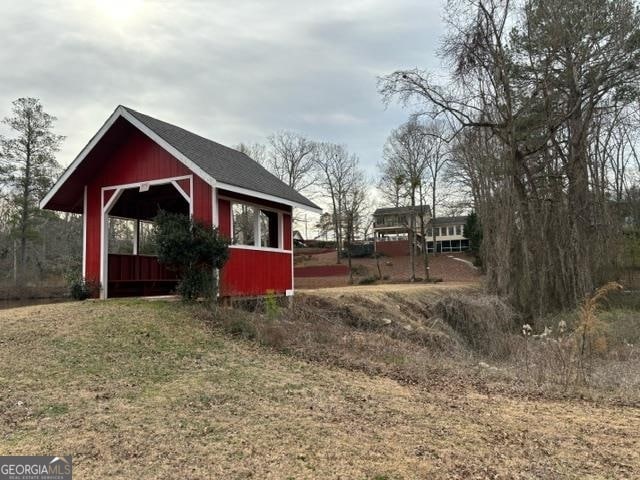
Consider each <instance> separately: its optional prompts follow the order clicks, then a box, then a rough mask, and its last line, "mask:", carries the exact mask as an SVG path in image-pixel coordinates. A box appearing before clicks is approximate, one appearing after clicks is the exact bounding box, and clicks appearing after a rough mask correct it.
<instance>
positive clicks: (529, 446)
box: [0, 289, 640, 480]
mask: <svg viewBox="0 0 640 480" xmlns="http://www.w3.org/2000/svg"><path fill="white" fill-rule="evenodd" d="M427 290H428V289H427ZM429 291H430V292H431V293H427V294H425V293H424V292H422V293H420V292H419V291H415V290H413V291H412V290H407V291H405V292H404V293H403V294H400V293H390V292H387V291H378V292H377V293H372V294H371V295H369V296H367V297H366V298H365V297H360V296H357V295H346V294H342V296H340V294H338V295H335V296H329V297H322V296H318V295H300V296H298V297H296V298H295V302H294V305H293V307H292V308H291V309H288V308H286V307H285V306H284V305H279V304H278V302H277V299H275V298H274V297H268V298H267V299H266V300H265V301H264V303H263V304H262V305H260V306H259V308H254V309H253V311H246V310H244V311H243V310H241V309H226V308H220V309H219V311H218V313H217V314H216V315H212V314H211V313H207V312H206V311H205V310H202V309H200V308H198V307H193V306H187V305H183V304H180V303H167V302H162V301H156V302H145V301H108V302H93V301H87V302H83V303H72V304H61V305H53V306H46V307H43V306H34V307H26V308H20V309H14V310H6V311H0V455H7V454H32V453H33V452H42V451H46V452H49V451H51V452H54V451H55V452H61V453H65V454H67V453H68V454H71V455H73V458H74V470H75V471H76V474H77V475H78V476H80V477H82V478H100V477H104V476H110V477H111V478H122V479H128V478H174V477H176V476H182V477H186V478H192V479H201V478H202V479H204V478H273V479H280V478H309V479H315V478H365V479H374V478H377V479H382V478H387V479H394V480H395V479H414V478H435V479H438V478H454V479H455V478H459V479H467V478H477V479H481V478H499V479H507V478H509V479H511V478H522V479H525V478H529V479H530V478H549V479H562V478H585V477H590V478H632V477H633V475H634V473H633V472H636V471H638V470H639V469H640V454H639V453H638V449H637V444H638V442H640V437H639V434H638V432H639V431H640V414H639V413H638V412H639V411H640V410H639V409H638V408H637V407H633V406H631V405H632V404H633V401H631V400H630V399H632V398H633V397H632V395H633V394H634V393H633V392H637V385H638V379H636V383H635V385H636V387H634V388H635V389H634V388H629V389H627V390H624V392H625V395H626V396H625V397H624V401H622V402H620V401H617V400H615V398H618V399H620V398H623V397H622V396H621V394H620V392H621V391H623V390H621V389H620V387H619V386H615V385H613V384H610V385H608V386H607V385H606V384H605V383H604V382H605V379H604V378H600V377H598V375H596V372H598V371H600V370H598V368H595V365H594V371H593V374H592V375H590V376H589V377H588V381H589V383H588V385H587V386H586V387H585V390H583V393H584V395H583V396H584V397H585V398H586V399H588V398H590V397H589V396H588V395H591V397H594V398H595V396H596V394H597V395H600V397H599V398H600V399H601V400H602V401H598V402H592V401H586V402H585V401H584V400H582V399H580V395H576V394H574V393H575V392H567V393H563V394H558V392H560V390H558V392H554V391H551V390H550V389H549V388H548V387H544V388H539V387H538V386H536V385H535V383H534V382H533V381H532V380H531V379H527V378H525V376H524V374H523V373H522V372H523V371H524V370H525V364H524V361H523V359H522V356H521V354H522V349H518V348H516V350H515V353H508V354H506V356H505V357H503V359H502V360H501V361H499V360H498V358H499V355H498V354H497V353H492V352H503V354H504V350H502V347H496V348H493V347H492V348H490V349H488V350H486V351H488V352H489V353H488V354H485V353H480V351H481V350H482V349H484V348H485V347H484V346H479V347H477V348H478V350H476V347H474V343H473V342H470V341H469V335H471V333H470V332H472V331H474V332H479V333H478V334H479V335H484V336H485V338H486V339H487V341H491V339H492V338H494V337H495V335H497V334H498V333H499V332H498V331H496V330H495V329H493V328H492V327H490V326H488V325H483V324H482V319H483V318H486V320H487V321H490V322H498V323H499V325H504V326H508V327H509V328H510V329H511V333H510V335H509V338H511V340H512V342H513V345H515V346H516V347H518V346H522V345H524V342H525V337H524V336H522V334H521V333H520V325H519V322H518V321H517V318H514V316H513V314H512V312H511V311H510V310H509V309H506V308H504V307H503V305H501V304H499V303H497V300H495V299H491V298H488V299H487V298H483V297H481V296H480V295H479V294H478V293H474V292H473V291H470V292H466V293H460V292H458V293H456V294H454V295H452V296H450V297H447V296H445V297H444V298H442V296H441V294H440V293H437V292H434V291H432V290H429ZM412 292H413V293H412ZM456 312H458V313H456ZM619 312H620V310H616V311H608V312H600V313H598V317H599V318H601V320H602V321H604V322H607V323H608V322H609V319H608V317H607V315H615V318H616V319H619V320H618V324H619V327H617V328H615V329H609V333H608V335H609V336H608V337H607V338H608V339H609V343H608V344H607V345H608V347H609V350H608V352H609V353H608V354H607V355H610V356H602V357H598V361H600V360H602V361H605V360H606V361H607V365H608V368H611V369H614V370H615V369H628V370H631V367H630V365H632V364H631V363H629V362H630V360H631V358H635V357H634V356H633V355H632V356H631V357H627V356H625V354H624V353H615V354H614V352H617V350H615V348H617V347H614V346H615V345H618V344H619V343H620V342H621V340H619V339H622V338H624V339H626V340H625V341H627V342H631V341H636V340H635V339H636V338H637V335H638V329H637V312H635V311H631V310H629V311H626V312H625V314H624V316H622V315H620V314H619ZM459 314H463V315H464V316H465V318H467V319H469V321H470V322H471V323H472V324H473V326H472V327H471V328H470V327H469V326H468V325H466V324H461V323H460V322H458V321H457V320H454V318H456V317H457V315H459ZM445 317H450V318H449V320H447V319H446V318H445ZM576 321H577V320H576ZM574 326H575V325H573V324H572V325H570V327H569V328H573V327H574ZM536 328H538V327H536ZM631 334H633V335H636V337H631V336H630V335H631ZM538 340H540V341H544V339H543V338H533V336H531V337H529V338H528V339H527V340H526V341H528V342H530V343H529V347H530V352H533V342H534V341H538ZM620 352H622V350H620ZM614 356H615V358H616V362H618V363H617V365H613V364H612V363H611V359H613V358H614ZM490 358H493V359H495V360H494V361H491V360H489V359H490ZM537 361H538V360H537V359H536V358H535V357H534V355H533V353H532V356H531V357H530V359H529V362H530V365H529V366H530V369H531V371H534V370H535V368H536V366H535V365H536V362H537ZM481 362H483V363H484V362H486V364H485V365H481ZM636 372H638V370H637V369H636ZM636 375H637V373H636ZM605 377H606V378H607V379H609V380H608V381H611V379H612V378H619V377H616V376H615V375H607V376H605ZM628 379H629V378H628ZM547 383H549V382H547ZM587 388H588V389H590V390H588V389H587ZM607 388H608V389H609V390H607ZM589 392H591V393H589ZM602 392H605V393H606V392H608V393H609V394H610V395H604V394H603V393H602ZM601 393H602V394H601ZM616 396H617V397H616ZM613 401H615V402H616V403H615V404H614V403H612V402H613ZM559 426H560V427H561V428H559ZM594 446H597V448H594ZM185 469H186V470H185ZM177 472H179V473H177Z"/></svg>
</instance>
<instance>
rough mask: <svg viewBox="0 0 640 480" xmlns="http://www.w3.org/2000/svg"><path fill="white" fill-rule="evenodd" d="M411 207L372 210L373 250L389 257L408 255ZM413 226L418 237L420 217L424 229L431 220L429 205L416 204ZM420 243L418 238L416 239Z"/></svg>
mask: <svg viewBox="0 0 640 480" xmlns="http://www.w3.org/2000/svg"><path fill="white" fill-rule="evenodd" d="M411 212H412V208H411V207H390V208H378V209H377V210H376V211H375V212H373V236H374V241H375V251H376V252H378V253H382V254H383V255H387V256H389V257H396V256H403V255H409V232H410V231H411ZM413 212H414V223H413V224H414V226H415V227H414V228H415V232H416V236H417V237H418V238H419V234H420V231H421V228H420V226H421V223H420V221H421V218H422V221H424V225H425V231H426V229H427V226H428V224H429V222H430V221H431V207H430V206H429V205H416V206H415V207H414V208H413ZM418 243H420V240H418Z"/></svg>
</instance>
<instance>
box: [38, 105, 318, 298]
mask: <svg viewBox="0 0 640 480" xmlns="http://www.w3.org/2000/svg"><path fill="white" fill-rule="evenodd" d="M40 206H41V208H46V209H49V210H58V211H63V212H71V213H81V214H83V219H84V225H83V262H82V263H83V264H82V272H83V276H84V278H85V279H86V280H89V281H95V282H99V283H100V285H101V292H100V296H101V298H107V297H117V296H135V295H155V294H165V293H169V292H171V291H172V290H173V289H174V288H175V285H176V282H177V279H176V276H175V274H174V273H173V272H171V271H168V270H166V269H165V268H164V267H163V266H162V265H161V264H159V263H158V260H157V258H156V257H155V256H153V255H144V254H142V252H140V250H139V246H140V236H141V232H142V231H144V230H145V229H144V227H145V225H148V223H149V222H151V220H152V219H153V218H154V217H155V216H156V214H157V213H158V211H159V209H163V210H166V211H169V212H177V213H183V214H186V215H191V216H192V217H193V218H195V219H196V220H199V221H202V222H204V223H206V224H209V225H214V226H217V227H218V228H219V231H220V232H221V233H222V234H223V235H225V236H227V237H229V238H230V239H231V243H232V244H231V246H230V256H229V260H228V262H227V264H226V265H225V266H224V268H223V269H222V272H221V275H220V295H222V296H244V295H262V294H265V293H267V292H275V293H278V294H286V295H292V294H293V229H292V213H293V208H294V207H296V208H302V209H305V210H309V211H313V212H317V213H320V212H321V210H320V208H319V207H318V206H317V205H316V204H314V203H313V202H312V201H310V200H309V199H307V198H305V197H304V196H302V195H300V194H299V193H298V192H296V191H295V190H293V189H292V188H290V187H289V186H287V185H286V184H285V183H283V182H282V181H280V180H279V179H278V178H276V177H275V176H274V175H272V174H271V173H269V172H268V171H267V170H265V169H264V168H263V167H262V166H260V165H259V164H258V163H257V162H255V161H254V160H252V159H251V158H249V157H248V156H246V155H245V154H243V153H240V152H238V151H236V150H234V149H231V148H228V147H225V146H223V145H220V144H219V143H216V142H213V141H211V140H208V139H206V138H203V137H201V136H199V135H196V134H194V133H191V132H189V131H187V130H184V129H182V128H180V127H177V126H175V125H171V124H169V123H166V122H163V121H160V120H157V119H155V118H152V117H149V116H147V115H144V114H142V113H139V112H136V111H134V110H131V109H130V108H126V107H123V106H119V107H118V108H116V110H115V111H114V112H113V114H112V115H111V116H110V117H109V118H108V119H107V121H106V122H105V124H104V125H103V126H102V127H101V128H100V130H99V131H98V132H97V133H96V135H95V136H94V137H93V138H92V139H91V141H90V142H89V143H88V145H87V146H86V147H85V148H84V149H83V150H82V152H80V154H79V155H78V157H77V158H76V159H75V160H74V161H73V163H72V164H71V165H70V166H69V168H67V170H66V171H65V172H64V173H63V175H62V176H61V177H60V179H59V180H58V181H57V182H56V184H55V185H54V186H53V188H52V189H51V191H50V192H49V193H48V194H47V195H46V196H45V197H44V198H43V200H42V202H41V204H40ZM112 219H118V220H120V221H121V220H122V219H127V221H130V222H132V223H133V230H134V235H133V237H134V238H133V241H132V246H131V251H130V252H128V253H114V252H111V251H110V249H109V243H110V242H109V230H110V228H109V227H110V222H111V221H112ZM114 221H115V220H114Z"/></svg>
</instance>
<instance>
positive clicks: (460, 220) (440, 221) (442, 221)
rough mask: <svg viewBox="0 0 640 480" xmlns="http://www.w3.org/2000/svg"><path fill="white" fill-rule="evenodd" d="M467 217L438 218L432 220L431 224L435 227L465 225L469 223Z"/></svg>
mask: <svg viewBox="0 0 640 480" xmlns="http://www.w3.org/2000/svg"><path fill="white" fill-rule="evenodd" d="M467 218H468V216H467V215H462V216H458V217H437V218H436V219H435V220H433V219H431V223H433V224H434V225H451V224H453V225H461V224H462V225H464V224H465V223H467Z"/></svg>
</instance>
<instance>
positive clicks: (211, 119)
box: [0, 0, 444, 175]
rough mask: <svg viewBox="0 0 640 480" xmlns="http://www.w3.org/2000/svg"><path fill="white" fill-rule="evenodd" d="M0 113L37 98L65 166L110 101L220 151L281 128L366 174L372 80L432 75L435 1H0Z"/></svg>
mask: <svg viewBox="0 0 640 480" xmlns="http://www.w3.org/2000/svg"><path fill="white" fill-rule="evenodd" d="M0 4H1V5H2V19H1V21H0V38H1V40H2V47H1V48H0V64H1V65H2V68H1V69H0V85H1V88H0V116H2V117H4V116H6V115H7V114H8V113H9V109H10V102H11V101H12V100H14V99H16V98H18V97H22V96H33V97H37V98H40V99H41V101H42V103H43V105H44V107H45V109H46V111H47V112H49V113H51V114H53V115H55V116H57V117H58V122H57V126H56V130H57V133H60V134H62V135H65V136H66V137H67V139H66V141H65V143H64V146H63V149H62V151H61V152H60V154H59V161H60V163H61V164H62V165H64V166H66V165H68V164H69V163H70V162H71V161H72V160H73V158H74V157H75V156H76V155H77V154H78V153H79V151H80V150H81V149H82V147H83V146H84V145H85V144H86V143H87V142H88V140H89V139H90V138H91V136H92V135H93V134H94V133H95V132H96V131H97V130H98V128H99V127H100V126H101V125H102V123H103V122H104V121H105V120H106V118H107V117H108V116H109V115H110V114H111V113H112V111H113V110H114V108H115V107H116V106H117V105H118V104H123V105H127V106H129V107H132V108H134V109H136V110H139V111H141V112H143V113H146V114H148V115H151V116H155V117H157V118H160V119H162V120H165V121H168V122H170V123H175V124H177V125H179V126H181V127H183V128H186V129H188V130H191V131H194V132H196V133H198V134H200V135H203V136H206V137H208V138H210V139H212V140H215V141H218V142H220V143H223V144H225V145H229V146H233V145H235V144H237V143H239V142H247V143H252V142H265V137H266V136H267V135H268V134H270V133H272V132H274V131H278V130H282V129H288V130H294V131H297V132H300V133H303V134H305V135H307V136H309V137H310V138H313V139H316V140H324V141H331V142H337V143H344V144H346V145H347V146H348V148H349V149H350V150H351V151H353V152H355V153H357V154H358V156H359V157H360V159H361V161H362V163H363V165H364V166H365V167H366V169H367V170H368V172H370V174H371V175H374V174H375V173H376V172H375V170H376V169H375V165H376V163H377V162H378V161H379V159H380V156H381V151H382V146H383V144H384V141H385V139H386V137H387V135H388V133H389V131H390V130H391V129H392V128H394V127H396V126H397V125H399V124H400V123H401V122H402V121H404V119H405V118H406V115H407V113H408V112H405V111H403V110H401V109H400V108H398V107H392V108H389V109H385V107H384V105H383V104H382V102H381V100H380V97H379V95H378V93H377V91H376V77H377V76H378V75H382V74H385V73H388V72H390V71H392V70H394V69H396V68H407V67H409V68H410V67H416V66H419V67H423V68H429V69H436V68H438V66H439V61H438V59H437V57H436V55H435V52H436V50H437V48H438V44H439V40H440V37H441V35H442V33H443V30H442V29H443V25H442V22H441V17H442V8H443V4H444V0H355V1H349V0H322V1H317V0H316V1H304V0H303V1H301V0H296V1H293V0H259V1H257V0H256V1H242V0H236V1H222V0H220V1H187V0H182V1H178V0H166V1H153V0H83V1H80V0H76V1H73V0H70V1H53V0H50V1H29V0H21V1H17V0H0Z"/></svg>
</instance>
